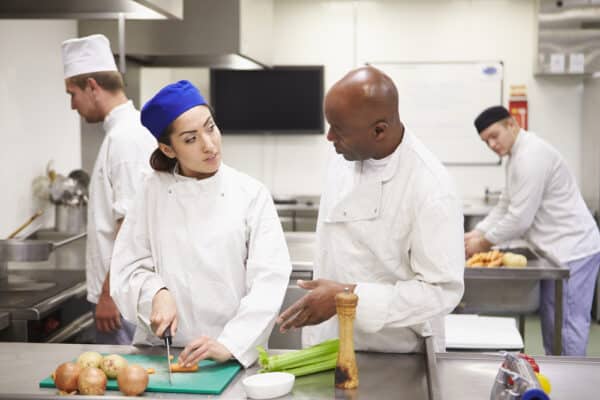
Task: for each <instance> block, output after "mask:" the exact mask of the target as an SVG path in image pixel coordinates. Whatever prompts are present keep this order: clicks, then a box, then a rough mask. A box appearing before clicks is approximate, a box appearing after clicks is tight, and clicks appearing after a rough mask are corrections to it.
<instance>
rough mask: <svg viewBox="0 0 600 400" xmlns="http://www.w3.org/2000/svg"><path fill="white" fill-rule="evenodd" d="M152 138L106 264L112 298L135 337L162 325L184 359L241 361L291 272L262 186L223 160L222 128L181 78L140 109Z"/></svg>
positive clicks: (263, 332)
mask: <svg viewBox="0 0 600 400" xmlns="http://www.w3.org/2000/svg"><path fill="white" fill-rule="evenodd" d="M141 119H142V123H143V125H144V126H146V127H147V128H148V129H149V130H150V132H152V134H153V135H154V136H155V137H156V138H157V140H158V142H159V144H158V145H159V148H158V149H156V151H155V152H154V153H153V155H152V157H151V161H150V162H151V165H152V168H153V169H154V170H155V172H154V173H153V174H152V175H150V176H149V177H148V179H147V180H146V182H145V185H144V189H143V190H141V193H140V194H139V196H138V197H137V199H136V202H135V205H134V206H133V207H132V212H131V213H130V214H128V216H127V218H126V220H125V222H124V224H123V227H122V229H121V232H120V233H119V236H118V238H117V241H116V244H115V250H114V254H113V259H112V263H111V274H110V279H111V282H110V283H111V296H112V297H113V298H114V299H115V302H116V303H117V305H118V307H119V309H120V310H121V312H122V314H123V316H124V317H125V318H126V319H128V320H130V321H137V324H138V329H137V332H136V335H135V337H134V343H136V344H150V345H153V344H161V343H162V340H161V339H160V338H161V337H162V336H163V334H164V333H165V331H166V330H167V329H170V331H171V334H172V335H173V345H174V346H181V347H184V346H185V348H184V349H183V351H182V352H181V354H180V356H179V363H180V364H181V365H184V366H190V365H193V364H196V363H197V362H198V361H200V360H203V359H206V358H210V359H214V360H216V361H225V360H228V359H230V358H235V359H237V360H238V361H239V362H240V363H241V364H242V365H243V366H244V367H248V366H249V365H251V364H252V363H254V361H255V360H256V358H257V351H256V346H257V345H265V344H266V342H267V340H268V337H269V334H270V332H271V329H272V327H273V324H274V321H275V317H276V316H277V313H278V312H279V308H280V306H281V303H282V301H283V297H284V295H285V291H286V288H287V284H288V279H289V275H290V272H291V263H290V259H289V253H288V250H287V246H286V243H285V238H284V235H283V231H282V228H281V223H280V221H279V218H278V216H277V213H276V210H275V206H274V204H273V200H272V197H271V195H270V193H269V191H268V190H267V189H266V188H265V187H264V185H262V184H261V183H260V182H258V181H256V180H255V179H253V178H251V177H249V176H247V175H245V174H243V173H241V172H239V171H236V170H235V169H233V168H230V167H228V166H227V165H224V164H223V163H222V162H221V133H220V132H219V129H218V128H217V126H216V124H215V121H214V118H213V116H212V113H211V110H210V108H209V107H208V105H207V103H206V101H205V100H204V98H203V97H202V95H201V94H200V92H199V91H198V90H197V89H196V88H195V87H194V86H193V85H192V84H191V83H190V82H188V81H179V82H177V83H174V84H171V85H168V86H166V87H164V88H163V89H162V90H160V91H159V92H158V93H157V94H156V95H155V96H154V97H153V98H152V99H151V100H150V101H148V102H147V103H146V105H145V106H144V108H143V109H142V113H141Z"/></svg>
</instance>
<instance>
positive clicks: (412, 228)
mask: <svg viewBox="0 0 600 400" xmlns="http://www.w3.org/2000/svg"><path fill="white" fill-rule="evenodd" d="M325 117H326V118H327V121H328V122H329V125H330V127H329V131H328V133H327V140H329V141H330V142H332V143H333V146H334V147H335V151H336V153H337V154H338V156H336V157H334V159H333V160H332V162H331V164H330V166H329V170H328V175H327V181H326V189H325V192H324V193H323V195H322V197H321V205H320V210H319V219H318V223H317V255H316V258H315V265H314V278H315V280H312V281H299V283H298V284H299V286H300V287H302V288H304V289H306V290H307V291H308V292H307V294H306V295H305V296H304V297H303V298H301V299H300V300H299V301H298V302H296V303H295V304H293V305H292V306H290V308H288V309H287V310H285V311H284V312H283V313H282V314H281V315H280V316H279V318H278V320H277V322H278V324H280V330H281V331H282V332H285V331H287V330H289V329H291V328H298V327H302V326H306V327H305V328H304V329H303V332H302V339H303V345H304V346H310V345H313V344H316V343H319V342H321V341H323V340H326V339H330V338H335V337H338V331H337V325H338V322H337V318H336V317H335V295H336V294H337V293H340V292H342V291H344V290H345V289H347V290H350V291H353V292H354V293H355V294H356V295H358V298H359V300H358V306H357V313H356V321H355V330H354V335H355V337H354V338H355V348H356V349H357V350H370V351H381V352H413V351H420V350H421V343H422V340H420V337H421V336H427V335H430V334H431V333H433V334H434V338H435V340H434V343H435V345H436V350H438V351H443V350H444V348H445V346H444V334H443V316H444V315H445V314H447V313H449V312H450V311H452V310H453V309H454V307H455V306H456V305H457V304H458V302H459V301H460V299H461V297H462V294H463V289H464V285H463V270H464V265H465V257H464V247H463V234H464V232H463V216H462V212H461V202H460V200H459V197H458V196H457V193H456V190H455V188H454V184H453V182H452V179H451V178H450V176H449V175H448V173H447V171H446V170H445V169H444V167H443V166H442V164H441V163H440V162H439V161H438V160H437V159H436V158H435V157H434V156H433V155H432V154H431V153H430V152H429V151H428V150H427V149H426V148H425V146H423V144H422V143H421V142H420V141H419V140H418V139H417V137H416V136H415V135H413V134H412V133H411V132H410V131H409V130H408V129H406V128H405V126H404V124H403V123H402V121H401V120H400V115H399V111H398V92H397V90H396V87H395V85H394V83H393V82H392V80H391V79H390V78H389V77H388V76H387V75H385V74H384V73H383V72H381V71H379V70H377V69H375V68H372V67H365V68H359V69H357V70H354V71H351V72H350V73H348V74H347V75H346V76H344V77H343V78H342V79H341V80H340V81H339V82H337V83H336V84H335V85H334V86H333V87H332V88H331V89H330V90H329V92H328V93H327V95H326V97H325ZM307 325H314V326H307Z"/></svg>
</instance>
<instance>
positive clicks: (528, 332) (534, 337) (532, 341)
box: [525, 315, 600, 357]
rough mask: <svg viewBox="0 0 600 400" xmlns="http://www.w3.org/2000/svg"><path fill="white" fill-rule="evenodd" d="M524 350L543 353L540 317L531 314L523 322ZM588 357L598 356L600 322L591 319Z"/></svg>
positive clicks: (534, 353) (599, 348)
mask: <svg viewBox="0 0 600 400" xmlns="http://www.w3.org/2000/svg"><path fill="white" fill-rule="evenodd" d="M525 352H526V353H528V354H531V355H540V354H544V346H543V344H542V330H541V327H540V318H539V317H538V316H537V315H532V316H529V317H527V318H526V322H525ZM587 355H588V357H600V324H599V323H598V322H596V321H592V326H591V328H590V339H589V341H588V347H587Z"/></svg>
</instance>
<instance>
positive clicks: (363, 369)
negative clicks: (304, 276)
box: [0, 343, 600, 400]
mask: <svg viewBox="0 0 600 400" xmlns="http://www.w3.org/2000/svg"><path fill="white" fill-rule="evenodd" d="M90 350H92V351H99V352H101V353H121V354H127V353H130V354H131V353H140V352H143V353H145V354H164V349H163V348H136V347H133V346H101V345H75V344H41V343H40V344H38V343H0V392H1V393H0V398H11V399H59V398H61V399H62V397H61V396H58V395H57V394H56V393H57V392H56V390H53V389H40V388H39V387H38V383H39V381H40V380H42V379H43V378H45V377H47V376H48V375H49V374H50V373H51V372H52V371H53V370H54V369H55V368H56V366H58V365H59V364H60V363H62V362H64V361H66V360H69V359H73V358H75V357H77V356H78V355H79V354H80V353H82V352H84V351H90ZM176 352H178V351H176ZM536 360H537V362H538V364H539V365H540V368H541V372H542V373H544V374H545V375H546V376H547V377H548V378H549V379H550V381H551V383H552V387H553V391H552V393H551V395H552V400H561V399H578V400H586V399H590V400H591V399H596V398H597V397H598V396H597V393H596V391H597V390H596V385H595V379H597V377H598V376H600V359H598V358H570V357H536ZM357 362H358V368H359V379H360V386H359V389H357V390H355V391H342V390H338V389H335V388H334V385H333V381H334V376H333V372H324V373H320V374H315V375H309V376H305V377H301V378H298V379H297V380H296V383H295V384H294V389H293V391H292V393H291V394H289V395H288V396H285V397H281V399H311V400H312V399H314V400H319V399H353V400H355V399H361V398H362V399H393V398H406V399H416V400H419V399H428V395H427V382H426V381H427V379H426V372H425V371H426V362H425V357H424V355H423V354H383V353H362V352H359V353H357ZM501 362H502V357H501V356H500V355H496V354H480V353H438V354H437V368H438V374H439V381H440V383H441V395H442V398H443V399H450V400H454V399H461V400H471V399H473V400H475V399H477V400H479V399H487V398H489V394H490V389H491V386H492V384H493V380H494V377H495V375H496V372H497V369H498V367H499V366H500V364H501ZM257 369H258V368H257V367H252V368H250V369H248V370H245V371H242V372H241V373H240V374H238V376H237V377H236V378H235V379H234V380H233V381H232V383H231V384H230V385H229V386H228V387H227V388H226V389H225V391H224V392H223V393H222V394H221V395H220V396H201V395H193V396H192V395H175V394H171V393H145V395H144V398H218V399H245V398H246V395H245V393H244V390H243V387H242V383H241V381H242V380H243V378H244V377H246V376H249V375H253V374H255V373H256V371H257ZM118 394H119V392H114V391H109V392H107V395H108V396H103V397H97V398H98V399H111V398H113V399H114V398H122V397H121V396H118ZM86 398H90V399H94V398H96V397H89V396H88V397H86Z"/></svg>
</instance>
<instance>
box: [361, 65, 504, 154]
mask: <svg viewBox="0 0 600 400" xmlns="http://www.w3.org/2000/svg"><path fill="white" fill-rule="evenodd" d="M367 64H369V65H372V66H374V67H376V68H378V69H380V70H382V71H383V72H385V73H386V74H387V75H388V76H389V77H390V78H392V80H393V81H394V83H395V84H396V86H397V87H398V95H399V108H400V119H401V120H402V122H403V123H404V124H405V125H406V127H407V128H408V129H409V130H410V131H411V132H413V134H415V136H417V137H418V138H419V139H421V141H422V142H423V143H424V144H425V146H427V148H428V149H429V150H430V151H431V152H433V153H434V154H435V155H436V156H437V157H438V158H439V160H440V161H442V162H443V163H444V164H447V165H488V164H492V165H497V164H499V163H500V158H499V157H498V156H497V155H496V154H495V153H494V152H493V151H491V150H490V149H489V148H488V147H487V146H486V145H485V143H484V142H482V141H481V139H480V138H479V135H478V134H477V130H476V129H475V126H474V125H473V121H474V120H475V118H476V117H477V115H479V113H480V112H481V111H483V110H484V109H485V108H487V107H490V106H494V105H499V104H502V79H503V68H502V62H500V61H493V62H438V63H396V62H388V63H385V62H379V63H378V62H373V63H367Z"/></svg>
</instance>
